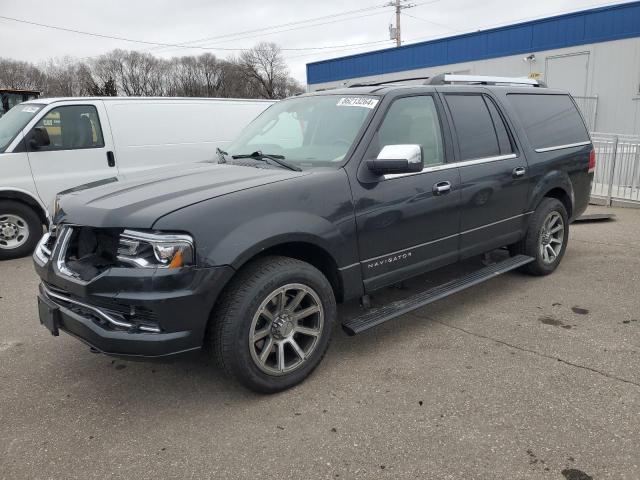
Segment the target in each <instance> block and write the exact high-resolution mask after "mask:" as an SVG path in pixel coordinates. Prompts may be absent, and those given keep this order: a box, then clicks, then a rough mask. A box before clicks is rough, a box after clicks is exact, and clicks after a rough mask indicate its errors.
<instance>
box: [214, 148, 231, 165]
mask: <svg viewBox="0 0 640 480" xmlns="http://www.w3.org/2000/svg"><path fill="white" fill-rule="evenodd" d="M216 153H217V154H218V159H219V160H218V163H227V155H229V154H228V153H227V152H225V151H224V150H222V149H221V148H220V147H216Z"/></svg>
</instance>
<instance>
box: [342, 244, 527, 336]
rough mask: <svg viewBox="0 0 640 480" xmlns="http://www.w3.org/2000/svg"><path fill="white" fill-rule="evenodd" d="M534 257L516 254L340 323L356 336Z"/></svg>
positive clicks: (518, 265) (513, 268)
mask: <svg viewBox="0 0 640 480" xmlns="http://www.w3.org/2000/svg"><path fill="white" fill-rule="evenodd" d="M533 260H534V258H533V257H528V256H526V255H516V256H514V257H509V258H507V259H506V260H503V261H501V262H498V263H494V264H493V265H489V266H486V267H484V268H481V269H480V270H476V271H475V272H472V273H470V274H469V275H466V276H464V277H461V278H457V279H455V280H452V281H450V282H447V283H444V284H442V285H438V286H437V287H433V288H430V289H429V290H425V291H424V292H420V293H417V294H415V295H412V296H411V297H408V298H405V299H403V300H397V301H395V302H392V303H389V304H388V305H385V306H383V307H380V308H372V309H370V310H368V311H367V312H365V313H363V314H362V315H360V316H359V317H355V318H351V319H349V320H347V321H345V322H343V323H342V328H343V329H344V331H345V332H346V333H347V334H348V335H356V334H358V333H360V332H364V331H365V330H368V329H370V328H372V327H375V326H377V325H380V324H381V323H384V322H387V321H389V320H392V319H394V318H396V317H399V316H400V315H404V314H405V313H408V312H411V311H413V310H415V309H417V308H421V307H424V306H425V305H428V304H430V303H433V302H435V301H436V300H440V299H442V298H445V297H448V296H449V295H453V294H454V293H458V292H461V291H462V290H465V289H467V288H469V287H472V286H474V285H477V284H479V283H482V282H486V281H487V280H491V279H492V278H494V277H497V276H498V275H500V274H503V273H506V272H509V271H511V270H515V269H516V268H519V267H522V266H523V265H526V264H527V263H530V262H533Z"/></svg>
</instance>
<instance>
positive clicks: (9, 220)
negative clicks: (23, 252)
mask: <svg viewBox="0 0 640 480" xmlns="http://www.w3.org/2000/svg"><path fill="white" fill-rule="evenodd" d="M28 238H29V225H28V224H27V222H26V220H25V219H24V218H22V217H20V216H18V215H15V214H13V213H6V214H0V249H5V250H12V249H15V248H19V247H21V246H22V245H24V244H25V243H26V242H27V239H28Z"/></svg>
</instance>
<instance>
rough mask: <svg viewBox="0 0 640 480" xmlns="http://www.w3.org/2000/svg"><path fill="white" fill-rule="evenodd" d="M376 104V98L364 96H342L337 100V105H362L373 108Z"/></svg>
mask: <svg viewBox="0 0 640 480" xmlns="http://www.w3.org/2000/svg"><path fill="white" fill-rule="evenodd" d="M377 104H378V99H377V98H366V97H342V98H341V99H340V100H338V104H337V105H338V107H364V108H374V107H375V106H376V105H377Z"/></svg>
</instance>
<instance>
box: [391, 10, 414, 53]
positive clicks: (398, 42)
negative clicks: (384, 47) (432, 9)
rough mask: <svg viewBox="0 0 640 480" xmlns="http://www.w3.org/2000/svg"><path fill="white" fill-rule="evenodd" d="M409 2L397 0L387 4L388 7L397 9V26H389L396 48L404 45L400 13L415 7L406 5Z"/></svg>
mask: <svg viewBox="0 0 640 480" xmlns="http://www.w3.org/2000/svg"><path fill="white" fill-rule="evenodd" d="M405 2H407V0H395V1H391V2H389V3H387V4H386V5H385V6H387V7H395V9H396V26H395V28H394V27H393V25H389V37H390V39H391V40H395V41H396V46H398V47H399V46H400V45H402V34H401V33H400V12H401V11H402V10H403V9H405V8H411V7H413V6H414V5H411V4H408V3H405Z"/></svg>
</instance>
